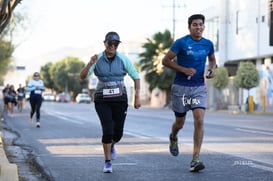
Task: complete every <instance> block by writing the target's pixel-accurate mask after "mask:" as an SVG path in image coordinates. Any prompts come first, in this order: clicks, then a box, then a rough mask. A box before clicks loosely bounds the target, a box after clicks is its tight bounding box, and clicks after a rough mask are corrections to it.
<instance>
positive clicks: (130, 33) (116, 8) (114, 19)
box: [14, 0, 214, 69]
mask: <svg viewBox="0 0 273 181" xmlns="http://www.w3.org/2000/svg"><path fill="white" fill-rule="evenodd" d="M173 2H175V4H176V8H175V16H174V15H173ZM212 3H214V0H206V1H204V0H136V1H133V0H115V1H111V0H99V1H94V0H77V1H74V0H47V1H40V0H38V1H37V0H23V1H22V3H21V4H19V5H18V6H17V7H16V8H15V11H20V12H23V13H24V14H26V15H27V23H28V26H27V28H25V29H24V31H21V32H19V33H18V34H17V35H16V36H15V38H14V39H15V40H16V43H17V44H18V47H17V48H16V50H15V52H14V59H15V62H16V64H17V65H27V66H30V65H32V66H35V67H36V68H37V69H38V67H39V65H41V64H44V62H43V61H45V59H48V61H54V60H53V59H54V56H53V54H55V55H57V54H63V55H65V53H64V52H66V53H72V52H73V54H75V55H77V54H78V55H79V57H80V56H82V55H87V54H89V51H90V55H92V54H95V53H99V52H101V51H102V50H103V43H102V42H103V39H104V36H105V34H106V33H107V32H109V31H116V32H118V34H119V35H120V38H121V41H122V43H124V44H126V43H128V42H143V41H145V40H146V39H147V38H151V37H152V35H153V34H155V33H157V32H163V31H165V30H166V29H168V30H170V31H171V32H173V18H174V17H175V19H176V23H175V27H176V28H175V36H177V37H178V36H182V35H183V34H185V33H188V29H187V18H188V17H189V16H190V15H191V14H193V13H200V12H201V11H200V10H202V9H206V8H207V7H209V6H210V5H211V4H212ZM55 57H56V58H57V57H58V56H55ZM63 58H65V57H63ZM42 59H43V61H42ZM40 60H41V61H40ZM85 61H87V60H85ZM32 69H33V68H32Z"/></svg>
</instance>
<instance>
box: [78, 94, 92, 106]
mask: <svg viewBox="0 0 273 181" xmlns="http://www.w3.org/2000/svg"><path fill="white" fill-rule="evenodd" d="M76 102H77V103H88V104H89V103H91V97H90V96H89V95H88V94H85V93H79V94H78V95H77V96H76Z"/></svg>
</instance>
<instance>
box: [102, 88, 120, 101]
mask: <svg viewBox="0 0 273 181" xmlns="http://www.w3.org/2000/svg"><path fill="white" fill-rule="evenodd" d="M102 95H103V98H110V97H118V96H121V95H122V91H121V89H120V88H119V87H117V88H107V89H106V88H105V89H103V92H102Z"/></svg>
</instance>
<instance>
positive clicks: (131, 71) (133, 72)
mask: <svg viewBox="0 0 273 181" xmlns="http://www.w3.org/2000/svg"><path fill="white" fill-rule="evenodd" d="M118 56H119V57H120V58H121V60H122V61H123V64H124V67H125V69H126V71H127V73H128V74H129V76H130V77H131V78H132V79H133V80H136V79H139V74H138V72H137V70H136V68H135V67H134V65H133V64H132V62H131V61H130V60H129V58H127V57H126V56H125V55H123V54H120V53H119V54H118Z"/></svg>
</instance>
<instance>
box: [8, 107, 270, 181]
mask: <svg viewBox="0 0 273 181" xmlns="http://www.w3.org/2000/svg"><path fill="white" fill-rule="evenodd" d="M127 115H128V116H127V119H126V124H125V130H124V137H123V139H122V140H121V142H120V143H119V144H117V146H116V149H117V152H118V158H117V160H114V161H113V173H112V174H105V173H103V172H102V168H103V163H104V157H103V154H102V153H103V150H102V146H101V129H100V124H99V120H98V117H97V115H96V113H95V110H94V105H93V104H69V103H68V104H65V103H51V102H45V103H44V104H43V105H42V113H41V128H36V127H35V125H34V124H29V123H28V116H29V106H27V107H26V109H25V110H23V112H21V113H20V112H18V111H15V113H14V115H13V116H8V117H7V118H6V119H5V122H4V123H5V126H6V128H5V130H6V134H4V139H5V135H6V138H7V140H8V139H9V138H10V133H11V132H10V131H12V132H13V133H15V134H13V135H15V137H14V138H15V140H13V142H12V144H11V145H13V146H18V147H20V148H23V151H17V152H16V151H15V152H16V153H17V154H18V155H17V157H20V155H24V156H21V157H20V159H22V160H23V159H28V160H29V157H31V158H32V159H31V160H32V162H33V160H35V167H37V166H40V167H39V168H38V169H37V168H36V172H37V171H38V172H41V173H43V175H44V176H46V177H44V180H52V181H104V180H105V181H108V180H115V181H127V180H130V181H176V180H180V181H181V180H201V181H202V180H208V181H211V180H217V181H218V180H221V181H225V180H226V181H233V180H236V181H237V180H240V181H246V180H255V181H257V180H259V181H269V180H272V179H273V153H272V150H273V115H248V114H228V113H215V112H207V113H206V117H205V136H204V142H203V146H202V152H201V155H200V159H201V161H203V162H204V164H205V166H206V168H205V169H204V170H203V171H201V172H199V173H191V172H189V164H190V161H191V159H192V147H193V146H192V135H193V119H192V115H191V113H189V114H188V115H187V121H186V124H185V126H184V128H183V130H182V131H181V132H180V133H179V148H180V154H179V156H177V157H173V156H171V155H170V153H169V150H168V144H169V142H168V135H169V132H170V129H171V124H172V122H173V113H172V111H171V110H169V109H154V108H147V107H146V108H141V109H139V110H135V109H133V108H131V107H130V108H129V109H128V114H127ZM8 130H9V133H7V131H8ZM17 149H18V148H17ZM15 160H16V159H15ZM15 162H16V161H15ZM37 163H38V164H37ZM22 170H23V171H22ZM31 170H33V169H31ZM34 170H35V169H34ZM24 171H25V169H24V168H20V167H19V174H21V175H23V177H28V174H29V172H27V171H25V172H24ZM35 179H37V180H42V178H41V177H39V174H37V173H36V175H33V174H29V180H35Z"/></svg>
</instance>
